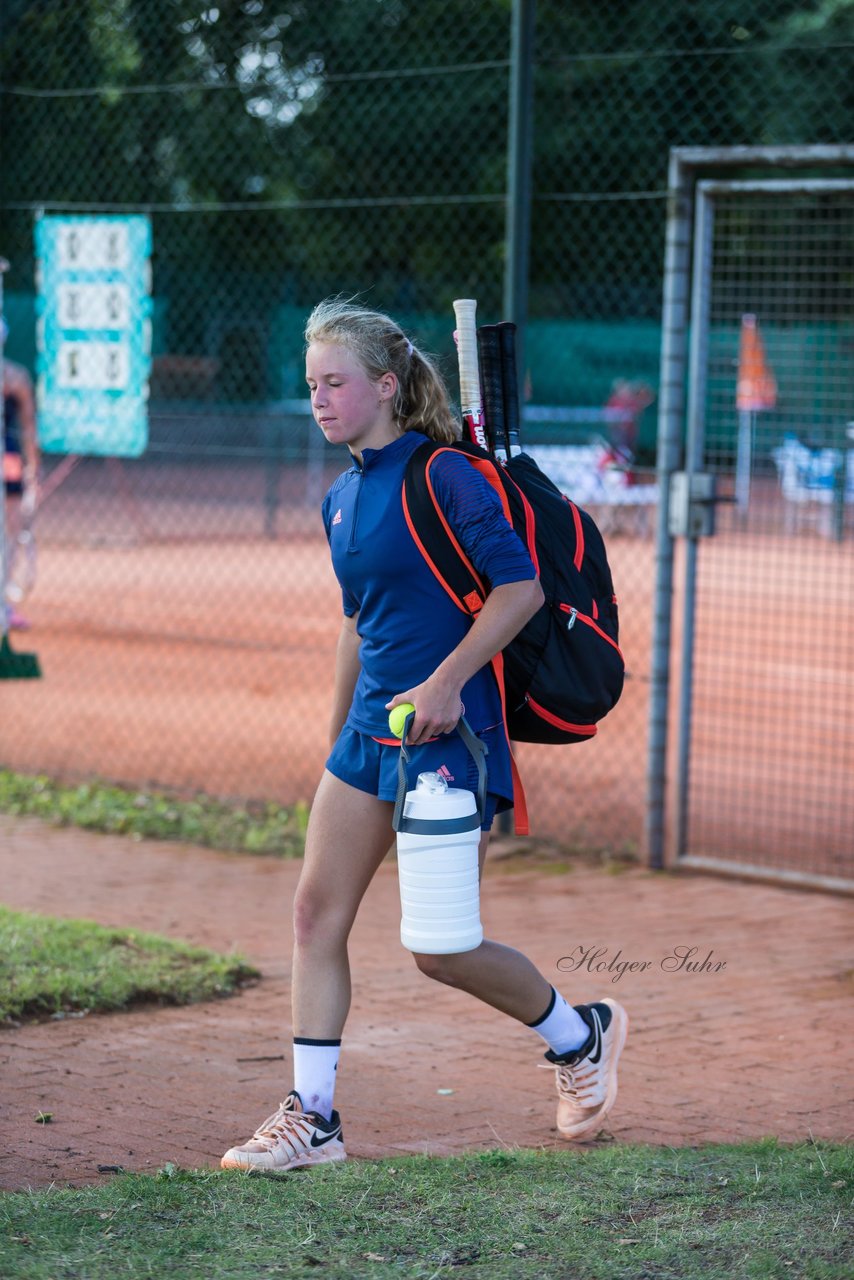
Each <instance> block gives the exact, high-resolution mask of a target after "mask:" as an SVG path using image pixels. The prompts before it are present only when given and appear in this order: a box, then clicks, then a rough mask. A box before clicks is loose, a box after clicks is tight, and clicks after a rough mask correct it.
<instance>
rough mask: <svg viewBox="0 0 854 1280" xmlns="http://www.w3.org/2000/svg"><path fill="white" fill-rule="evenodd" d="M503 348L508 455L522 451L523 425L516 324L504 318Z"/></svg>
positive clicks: (513, 455)
mask: <svg viewBox="0 0 854 1280" xmlns="http://www.w3.org/2000/svg"><path fill="white" fill-rule="evenodd" d="M497 328H498V334H499V344H500V348H501V382H502V388H503V399H504V439H505V446H506V449H507V457H508V458H513V457H515V455H516V454H517V453H521V452H522V426H521V418H520V411H519V376H518V373H517V370H516V326H515V324H514V323H513V321H512V320H502V321H501V323H500V324H499V325H498V326H497Z"/></svg>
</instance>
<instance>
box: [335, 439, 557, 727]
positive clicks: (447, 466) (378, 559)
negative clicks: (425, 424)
mask: <svg viewBox="0 0 854 1280" xmlns="http://www.w3.org/2000/svg"><path fill="white" fill-rule="evenodd" d="M425 439H426V437H425V436H424V435H422V434H421V433H420V432H416V431H408V432H405V433H404V434H403V435H402V436H400V437H399V438H398V439H396V440H393V441H392V442H391V443H390V444H387V445H386V446H385V447H384V448H382V449H365V450H364V452H363V454H362V463H361V465H359V464H358V463H356V462H355V461H354V463H353V465H352V466H351V467H350V468H349V470H347V471H345V472H344V473H343V474H342V475H340V476H339V477H338V479H337V480H336V481H335V482H334V484H333V485H332V487H331V488H330V490H329V492H328V493H327V495H326V497H325V499H324V502H323V521H324V526H325V528H326V534H327V537H328V539H329V545H330V550H331V554H332V563H333V567H334V569H335V573H336V576H337V578H338V581H339V583H340V585H341V590H342V599H343V606H344V612H345V614H346V615H347V616H348V617H352V616H353V615H354V614H355V613H358V614H359V621H358V631H359V636H360V637H361V645H360V650H359V656H360V661H361V667H362V669H361V672H360V675H359V679H358V681H357V685H356V691H355V695H354V698H353V703H352V706H351V708H350V714H349V716H348V718H347V723H348V724H349V725H350V726H351V727H352V728H354V729H358V730H359V731H360V732H362V733H368V734H372V735H373V736H382V737H387V736H388V712H387V711H386V709H385V704H386V703H387V702H388V701H389V700H390V699H391V698H392V697H393V696H394V695H395V694H397V693H402V692H403V691H405V690H406V689H410V688H413V687H414V686H415V685H418V684H421V683H422V682H423V681H424V680H426V679H427V678H428V677H429V676H431V675H432V674H433V672H434V671H435V670H436V668H437V667H438V666H439V664H440V663H441V662H442V661H443V660H444V659H445V658H446V657H447V656H448V654H449V653H450V652H451V651H452V650H453V649H455V648H456V646H457V645H458V644H459V643H460V641H461V640H462V638H463V637H464V635H465V634H466V632H467V631H468V629H469V628H470V626H471V619H470V618H469V617H468V615H467V614H464V613H463V612H462V610H460V609H459V608H457V606H456V605H455V604H454V603H453V602H452V600H451V599H450V597H449V596H448V594H447V593H446V592H445V591H444V590H443V588H442V587H441V586H440V584H439V583H438V582H437V580H436V578H435V576H434V575H433V573H432V572H431V571H430V569H429V568H428V567H427V564H426V562H425V560H424V558H423V556H422V555H421V553H420V551H419V550H418V547H417V546H416V544H415V541H414V539H413V538H412V535H411V533H410V532H409V529H408V527H407V524H406V520H405V518H404V514H403V502H402V489H403V476H404V472H405V470H406V465H407V463H408V461H409V458H410V456H411V455H412V453H413V452H414V451H415V450H416V449H417V448H418V447H419V445H421V444H422V443H423V442H424V440H425ZM434 487H435V489H436V493H437V497H438V499H439V501H440V503H441V505H442V509H443V512H444V513H445V516H446V518H447V519H448V521H449V523H450V524H451V526H452V528H453V529H454V531H455V533H456V535H457V537H458V539H459V541H460V543H461V545H462V546H463V548H464V550H465V551H466V554H467V555H468V556H469V557H470V559H471V560H472V562H473V563H474V565H475V567H476V568H477V570H478V572H479V573H481V574H482V575H483V576H484V577H485V578H486V579H487V580H488V581H489V582H490V584H491V585H492V586H498V585H500V584H502V583H505V582H515V581H522V580H527V579H530V578H533V577H535V576H536V575H535V570H534V566H533V564H532V563H531V559H530V557H529V555H528V552H527V550H526V548H525V546H524V544H523V543H522V542H521V540H520V539H519V538H518V537H517V535H516V534H515V532H514V531H513V529H512V528H511V527H510V525H509V524H508V523H507V521H506V519H505V518H504V513H503V511H502V509H501V504H500V502H499V500H498V498H497V497H496V495H495V494H494V493H493V491H492V489H491V488H490V486H489V484H488V483H487V482H486V481H485V480H484V479H483V478H482V477H481V476H480V475H479V474H478V473H477V472H475V471H474V470H473V469H472V467H471V466H470V464H469V463H468V461H467V460H466V459H465V458H463V457H456V456H454V455H453V454H448V455H443V456H442V465H441V467H437V468H435V476H434ZM462 699H463V703H464V704H465V708H466V718H467V719H468V720H469V723H470V724H471V725H472V727H473V728H474V729H475V731H478V730H482V729H485V728H488V727H489V726H491V725H495V724H498V723H501V721H502V714H501V700H500V697H499V693H498V688H497V686H496V684H495V679H494V677H493V674H492V671H491V669H490V667H488V666H487V667H484V668H482V669H481V670H480V671H478V672H477V673H476V674H475V675H474V676H473V677H472V679H471V680H469V681H468V682H467V683H466V685H465V686H464V688H463V690H462Z"/></svg>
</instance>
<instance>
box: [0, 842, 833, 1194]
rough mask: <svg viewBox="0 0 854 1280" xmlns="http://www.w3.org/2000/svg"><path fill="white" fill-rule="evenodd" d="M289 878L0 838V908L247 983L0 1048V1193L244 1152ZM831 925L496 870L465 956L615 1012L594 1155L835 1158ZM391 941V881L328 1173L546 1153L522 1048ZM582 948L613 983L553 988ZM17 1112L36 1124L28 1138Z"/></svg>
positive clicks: (789, 907)
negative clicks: (163, 940)
mask: <svg viewBox="0 0 854 1280" xmlns="http://www.w3.org/2000/svg"><path fill="white" fill-rule="evenodd" d="M298 874H299V865H298V864H297V863H293V862H279V861H275V860H272V859H265V858H251V857H243V856H238V855H231V854H222V853H213V852H210V851H207V850H203V849H197V848H194V847H189V846H179V845H170V844H156V843H136V842H133V841H130V840H126V839H123V838H113V837H108V836H101V835H92V834H89V833H85V832H80V831H73V830H68V831H64V830H56V829H53V828H48V827H45V826H42V825H40V824H39V823H37V822H35V821H30V820H20V819H11V818H5V817H0V900H2V901H3V902H4V903H6V904H7V905H9V906H12V907H17V908H22V909H28V910H34V911H39V912H46V913H52V914H56V915H61V916H71V917H84V918H89V919H93V920H97V921H100V922H101V923H103V924H109V925H119V926H122V925H126V926H135V927H139V928H143V929H149V930H154V931H157V932H160V933H163V934H166V935H169V936H171V937H174V938H183V939H187V940H189V941H192V942H195V943H198V944H201V945H205V946H211V947H216V948H219V949H222V950H228V949H230V948H232V947H233V948H236V949H239V950H240V951H242V952H243V953H244V954H245V955H246V956H247V957H248V958H249V959H250V960H251V961H253V962H254V963H255V964H256V965H257V966H258V967H259V968H260V969H261V970H262V971H263V974H264V979H263V981H262V982H261V983H260V984H259V985H258V986H256V987H254V988H251V989H249V990H247V991H245V992H244V993H243V994H242V995H239V996H237V997H236V998H233V999H228V1000H223V1001H218V1002H214V1003H209V1004H204V1005H198V1006H195V1007H190V1008H178V1009H174V1008H162V1009H161V1008H155V1009H150V1008H146V1009H142V1010H137V1011H134V1012H131V1013H121V1014H113V1015H109V1016H91V1017H85V1018H68V1019H64V1020H60V1021H49V1022H45V1023H42V1024H39V1025H27V1026H22V1027H13V1028H7V1029H4V1030H3V1031H2V1032H0V1078H2V1089H0V1112H2V1131H3V1134H4V1139H3V1143H2V1145H0V1188H3V1189H17V1188H25V1187H37V1186H45V1185H47V1184H49V1183H54V1184H56V1185H58V1186H67V1185H82V1184H85V1183H89V1182H96V1181H98V1180H99V1179H102V1178H103V1177H104V1176H106V1175H105V1174H103V1173H100V1174H99V1171H98V1166H99V1165H108V1166H109V1165H119V1166H122V1167H123V1168H126V1169H129V1170H139V1171H154V1170H156V1169H158V1168H159V1167H161V1166H162V1165H164V1164H165V1163H166V1162H167V1161H173V1162H174V1163H175V1164H177V1165H179V1166H182V1167H215V1166H216V1165H217V1164H218V1162H219V1157H220V1155H221V1153H222V1152H223V1151H224V1150H225V1149H226V1148H227V1147H228V1146H229V1145H231V1144H232V1143H233V1142H235V1141H236V1140H243V1139H245V1138H246V1137H248V1135H249V1134H250V1133H251V1132H252V1130H253V1129H254V1128H255V1125H256V1124H257V1123H258V1122H259V1121H260V1120H262V1119H263V1118H264V1116H266V1115H267V1114H269V1112H270V1111H272V1110H273V1109H274V1107H275V1106H276V1105H277V1104H278V1103H279V1101H280V1100H281V1098H282V1097H284V1095H285V1093H286V1092H287V1090H288V1088H289V1087H290V1083H291V1082H290V1078H289V1068H290V1025H289V1017H290V1014H289V980H290V968H291V943H290V906H291V899H292V895H293V891H294V887H295V885H296V881H297V876H298ZM852 916H854V912H852V904H851V901H850V899H844V898H835V897H830V896H826V895H822V894H818V893H807V892H801V891H798V890H792V889H778V888H774V887H769V886H766V885H753V884H745V883H736V882H729V881H726V880H721V879H713V878H707V877H700V876H687V875H681V874H679V875H673V874H665V875H656V874H653V873H651V872H648V871H645V870H643V869H639V868H638V869H631V870H628V871H625V872H623V873H621V874H619V875H611V874H607V873H606V872H605V871H603V870H601V869H598V868H592V867H576V868H575V869H573V870H571V871H569V872H567V873H565V874H560V875H557V874H554V873H549V872H548V871H543V870H542V869H540V870H523V871H519V870H518V869H516V867H515V865H514V868H513V869H509V868H508V867H507V866H506V865H505V864H504V863H503V862H502V861H501V859H500V858H498V857H495V858H491V859H490V865H489V866H488V868H487V874H486V879H485V883H484V891H483V917H484V923H485V925H486V928H487V933H488V935H489V936H491V937H494V938H497V939H500V940H502V941H504V942H507V943H509V944H511V945H513V946H517V947H519V948H520V949H521V950H523V951H525V952H526V953H527V954H528V955H530V956H531V958H532V959H533V960H534V961H535V962H536V963H537V964H538V965H539V966H540V967H541V968H542V970H543V971H544V973H545V974H546V975H547V976H548V977H549V978H550V979H551V980H553V981H555V983H556V984H557V985H558V986H559V987H560V988H561V989H562V990H563V991H564V993H565V994H566V995H567V996H568V997H569V998H570V999H572V1000H574V1001H581V1000H589V999H591V998H595V997H601V996H603V995H608V994H610V995H612V996H615V997H617V998H618V999H620V1000H621V1001H622V1002H623V1003H624V1004H625V1006H626V1008H627V1009H628V1011H629V1016H630V1018H631V1029H630V1032H629V1039H628V1043H627V1047H626V1050H625V1054H624V1057H623V1068H622V1071H621V1080H620V1096H619V1099H618V1101H617V1105H616V1107H615V1109H614V1111H613V1113H612V1116H611V1118H610V1121H609V1124H608V1129H607V1132H606V1134H605V1135H604V1136H605V1137H606V1138H608V1139H610V1140H613V1141H617V1142H647V1143H653V1144H664V1145H669V1146H677V1145H694V1144H700V1143H704V1142H708V1141H726V1142H730V1141H738V1140H741V1139H747V1138H758V1137H761V1136H764V1135H774V1136H776V1137H778V1138H780V1139H781V1140H785V1141H796V1140H802V1139H807V1140H808V1139H809V1137H810V1136H811V1135H812V1137H814V1138H827V1139H833V1140H838V1141H850V1140H851V1137H852V1134H854V1086H852V1078H851V1073H850V1068H849V1064H848V1063H847V1061H846V1054H847V1051H848V1050H849V1049H850V1045H851V1041H852V1029H854V1027H852V1023H854V1017H852V1002H851V993H852V987H854V961H852V927H851V926H852ZM398 927H399V904H398V900H397V880H396V872H395V867H394V864H393V862H391V861H389V862H388V863H386V864H385V865H384V866H383V867H382V868H381V870H380V872H379V874H378V876H377V878H376V880H375V881H374V884H373V885H372V886H371V889H370V891H369V894H368V897H367V898H366V900H365V904H364V907H363V911H362V915H361V918H360V919H359V921H358V922H357V925H356V928H355V930H354V934H353V938H352V944H351V959H352V968H353V974H354V1000H353V1008H352V1012H351V1015H350V1021H349V1023H348V1027H347V1030H346V1035H345V1041H344V1051H343V1055H342V1061H341V1068H340V1073H339V1084H338V1094H337V1105H338V1106H339V1108H340V1110H341V1113H342V1116H343V1119H344V1127H345V1135H346V1139H347V1146H348V1150H349V1152H350V1154H351V1156H354V1157H377V1156H381V1155H389V1154H391V1155H394V1154H408V1153H415V1152H430V1153H434V1154H440V1155H444V1154H449V1153H454V1152H463V1151H470V1150H476V1149H482V1148H488V1147H496V1146H506V1147H516V1146H519V1147H529V1148H540V1147H545V1148H551V1147H557V1146H564V1145H565V1144H563V1143H561V1142H560V1140H559V1139H558V1138H557V1135H556V1131H555V1128H554V1102H553V1083H552V1078H551V1076H550V1075H549V1074H548V1073H547V1072H545V1071H538V1070H537V1064H538V1063H539V1062H541V1061H542V1057H541V1046H540V1041H539V1039H538V1038H537V1037H536V1036H535V1035H534V1034H533V1033H532V1032H530V1031H527V1030H526V1029H525V1028H523V1027H521V1026H519V1025H517V1024H515V1023H513V1022H510V1021H508V1020H507V1019H505V1018H503V1017H502V1016H501V1015H500V1014H498V1013H495V1012H494V1011H492V1010H490V1009H488V1008H486V1007H484V1006H481V1005H479V1004H478V1003H477V1002H475V1001H473V1000H472V999H471V998H470V997H467V996H465V995H463V994H462V993H459V992H454V991H451V990H448V989H446V988H442V987H439V986H438V985H436V984H434V983H431V982H430V981H429V980H428V979H426V978H424V977H422V976H421V975H420V974H419V973H418V971H417V970H416V969H415V966H414V964H413V963H412V962H411V960H410V959H409V957H408V954H407V953H406V952H405V951H404V950H403V949H402V948H401V946H400V942H399V939H398ZM679 947H689V948H690V947H695V948H696V952H695V955H694V962H695V963H696V964H697V965H699V966H700V970H699V971H695V972H689V971H687V970H686V969H684V968H683V969H681V970H680V971H678V972H669V971H667V965H666V964H665V963H663V962H665V961H666V960H667V958H668V957H669V956H671V955H673V954H674V948H679ZM579 948H580V949H581V950H580V951H579ZM594 948H596V949H602V955H601V956H600V960H604V961H605V962H606V963H609V962H613V963H614V964H615V965H618V964H620V963H621V962H622V961H628V962H630V963H635V964H636V968H635V970H634V972H632V971H626V972H624V973H623V975H622V976H621V977H618V978H617V980H616V981H614V980H613V979H614V977H615V975H616V973H617V970H616V968H613V969H612V970H611V972H610V973H608V972H604V973H595V972H591V971H590V970H589V968H588V967H582V968H581V969H580V970H579V971H576V972H572V973H571V972H567V971H566V968H567V961H566V959H565V958H567V957H572V956H576V957H578V956H580V955H581V954H582V952H588V953H590V952H592V950H593V949H594ZM618 952H619V953H620V955H619V956H618V954H617V953H618ZM710 953H711V955H710ZM588 958H590V957H589V955H588ZM561 961H563V964H562V966H561V968H559V967H558V966H559V963H560V962H561ZM643 962H646V966H645V967H643V968H641V967H639V966H640V965H641V964H642V963H643ZM720 964H723V965H724V966H725V967H724V968H722V969H720V968H717V967H716V966H718V965H720ZM40 1111H41V1112H50V1113H52V1116H53V1120H52V1123H50V1124H49V1125H41V1124H37V1123H36V1121H35V1117H36V1115H37V1114H38V1113H39V1112H40ZM600 1140H601V1138H600Z"/></svg>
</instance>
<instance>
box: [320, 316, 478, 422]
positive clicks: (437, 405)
mask: <svg viewBox="0 0 854 1280" xmlns="http://www.w3.org/2000/svg"><path fill="white" fill-rule="evenodd" d="M312 342H334V343H337V344H339V345H340V346H342V347H346V348H347V349H348V350H349V351H352V353H353V354H354V355H355V356H356V358H357V359H358V360H359V362H360V364H361V365H362V367H363V368H364V370H365V372H366V373H367V375H368V377H369V378H371V379H372V380H376V379H378V378H381V377H382V376H383V374H384V373H389V372H390V373H393V374H394V375H395V377H396V378H397V391H396V393H395V398H394V404H393V406H392V407H393V412H394V417H395V420H396V421H397V423H398V424H399V426H400V430H401V433H402V432H404V431H421V432H423V433H424V435H426V436H429V437H430V439H431V440H435V441H436V442H437V443H439V444H452V443H453V441H455V440H458V439H459V438H460V427H459V424H458V423H457V421H456V418H455V417H454V415H453V413H452V412H451V407H450V404H449V403H448V392H447V388H446V387H445V382H444V379H443V378H442V375H441V373H440V372H439V370H438V368H437V367H436V365H435V364H434V362H433V360H432V359H431V358H430V356H428V355H425V354H424V353H423V352H421V351H419V350H418V348H417V347H416V346H415V345H414V344H413V343H412V342H411V341H410V340H409V338H407V336H406V334H405V333H404V332H403V330H402V329H401V328H400V326H399V325H397V324H396V323H395V322H394V320H392V319H391V318H390V317H389V316H387V315H383V313H382V312H380V311H371V310H369V309H368V308H366V307H359V306H356V305H355V304H354V303H352V302H350V301H348V300H346V299H343V298H327V299H326V301H325V302H320V303H318V305H317V306H316V307H315V308H314V310H313V311H312V313H311V315H310V316H309V318H308V321H307V323H306V327H305V343H306V346H309V345H310V344H311V343H312Z"/></svg>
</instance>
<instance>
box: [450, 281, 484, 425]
mask: <svg viewBox="0 0 854 1280" xmlns="http://www.w3.org/2000/svg"><path fill="white" fill-rule="evenodd" d="M454 317H455V319H456V322H457V358H458V360H459V368H460V408H461V409H462V411H463V413H464V414H471V415H473V416H476V417H478V418H479V417H480V416H481V414H482V404H481V398H480V374H479V372H478V363H477V300H476V299H475V298H457V299H456V301H455V302H454Z"/></svg>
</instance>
